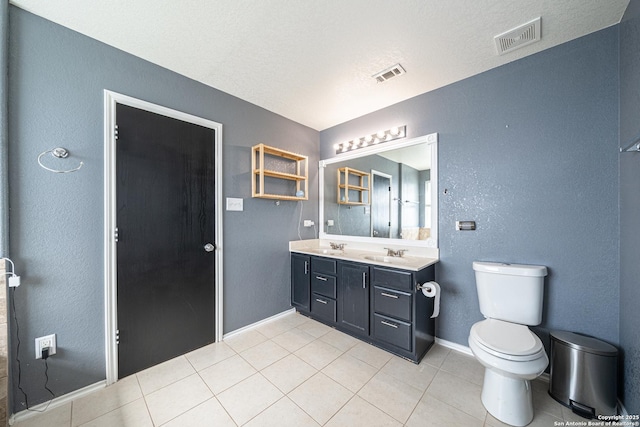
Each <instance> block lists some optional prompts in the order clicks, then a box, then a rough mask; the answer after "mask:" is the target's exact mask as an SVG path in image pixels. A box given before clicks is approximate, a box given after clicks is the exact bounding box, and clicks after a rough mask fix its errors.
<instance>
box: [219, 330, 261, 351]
mask: <svg viewBox="0 0 640 427" xmlns="http://www.w3.org/2000/svg"><path fill="white" fill-rule="evenodd" d="M266 340H267V337H265V336H264V335H262V334H261V333H260V332H258V331H256V330H255V329H250V330H248V331H243V332H240V333H238V334H236V335H233V336H232V337H230V338H227V339H225V340H224V342H225V343H226V344H227V345H228V346H229V347H231V348H232V349H233V350H234V351H236V352H237V353H242V352H243V351H245V350H247V349H249V348H251V347H253V346H256V345H258V344H260V343H261V342H265V341H266Z"/></svg>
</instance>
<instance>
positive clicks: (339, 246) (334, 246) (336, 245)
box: [329, 242, 345, 251]
mask: <svg viewBox="0 0 640 427" xmlns="http://www.w3.org/2000/svg"><path fill="white" fill-rule="evenodd" d="M344 245H345V244H344V243H333V242H329V246H331V249H340V250H341V251H344Z"/></svg>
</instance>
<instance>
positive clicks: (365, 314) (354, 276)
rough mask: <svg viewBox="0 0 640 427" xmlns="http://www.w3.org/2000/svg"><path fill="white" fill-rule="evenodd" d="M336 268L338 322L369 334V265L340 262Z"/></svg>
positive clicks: (350, 328) (357, 331)
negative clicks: (337, 270) (337, 276)
mask: <svg viewBox="0 0 640 427" xmlns="http://www.w3.org/2000/svg"><path fill="white" fill-rule="evenodd" d="M338 269H339V272H338V275H339V278H338V281H339V285H338V286H339V292H338V300H339V305H338V323H340V325H341V326H342V327H344V328H347V329H349V330H352V331H354V332H356V333H358V334H364V335H369V267H368V266H364V265H359V264H351V263H346V262H345V263H343V262H341V263H339V264H338Z"/></svg>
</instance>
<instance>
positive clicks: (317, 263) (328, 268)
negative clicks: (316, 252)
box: [311, 257, 336, 274]
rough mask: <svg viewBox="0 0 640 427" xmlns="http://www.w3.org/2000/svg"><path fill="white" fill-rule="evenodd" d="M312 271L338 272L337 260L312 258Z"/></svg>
mask: <svg viewBox="0 0 640 427" xmlns="http://www.w3.org/2000/svg"><path fill="white" fill-rule="evenodd" d="M311 271H313V272H314V273H328V274H336V260H335V259H330V258H318V257H313V258H311Z"/></svg>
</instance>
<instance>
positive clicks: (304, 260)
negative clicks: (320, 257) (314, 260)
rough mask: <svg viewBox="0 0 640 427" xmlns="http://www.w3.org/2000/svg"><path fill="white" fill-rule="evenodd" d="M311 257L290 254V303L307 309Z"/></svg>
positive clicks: (308, 307) (309, 293) (309, 294)
mask: <svg viewBox="0 0 640 427" xmlns="http://www.w3.org/2000/svg"><path fill="white" fill-rule="evenodd" d="M310 261H311V257H309V256H306V255H298V254H291V305H292V306H294V307H298V308H299V309H301V310H304V311H309V309H310V306H309V301H310V296H311V292H310V290H309V288H310V287H311V279H310V278H311V275H310Z"/></svg>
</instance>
